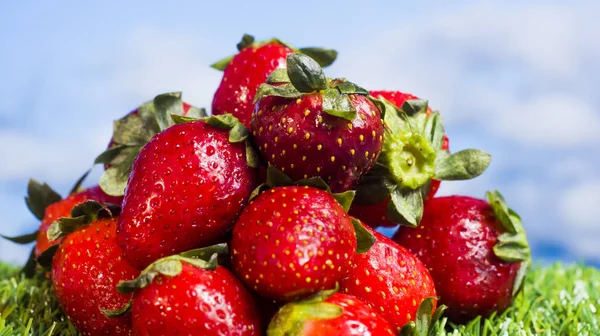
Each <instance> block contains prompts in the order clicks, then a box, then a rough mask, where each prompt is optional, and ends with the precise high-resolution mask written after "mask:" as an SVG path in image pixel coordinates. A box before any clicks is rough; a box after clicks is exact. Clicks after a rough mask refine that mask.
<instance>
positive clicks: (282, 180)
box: [266, 163, 294, 188]
mask: <svg viewBox="0 0 600 336" xmlns="http://www.w3.org/2000/svg"><path fill="white" fill-rule="evenodd" d="M266 185H267V186H268V187H270V188H273V187H279V186H291V185H294V181H292V179H291V178H290V177H289V176H287V175H286V174H285V173H284V172H282V171H281V170H279V169H277V168H276V167H275V166H273V165H272V164H270V163H269V165H268V166H267V182H266Z"/></svg>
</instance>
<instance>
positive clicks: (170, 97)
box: [154, 92, 183, 131]
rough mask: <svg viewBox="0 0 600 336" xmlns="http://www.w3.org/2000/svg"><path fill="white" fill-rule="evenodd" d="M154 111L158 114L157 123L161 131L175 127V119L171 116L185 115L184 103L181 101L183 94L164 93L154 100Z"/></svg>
mask: <svg viewBox="0 0 600 336" xmlns="http://www.w3.org/2000/svg"><path fill="white" fill-rule="evenodd" d="M154 110H155V112H156V121H157V123H158V127H159V128H160V130H161V131H164V130H166V129H167V128H169V127H170V126H173V119H171V118H170V115H172V114H176V115H182V114H183V102H182V101H181V92H172V93H163V94H160V95H158V96H156V97H155V98H154Z"/></svg>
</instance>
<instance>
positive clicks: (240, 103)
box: [211, 34, 337, 128]
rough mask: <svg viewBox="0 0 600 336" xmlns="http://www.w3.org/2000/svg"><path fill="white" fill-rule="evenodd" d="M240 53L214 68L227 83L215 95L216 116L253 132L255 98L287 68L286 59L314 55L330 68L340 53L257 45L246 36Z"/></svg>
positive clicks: (269, 43) (280, 44)
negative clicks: (274, 75)
mask: <svg viewBox="0 0 600 336" xmlns="http://www.w3.org/2000/svg"><path fill="white" fill-rule="evenodd" d="M237 48H238V51H239V53H238V54H236V55H234V56H230V57H227V58H225V59H223V60H221V61H218V62H216V63H215V64H213V65H211V66H212V67H213V68H215V69H217V70H222V71H223V79H222V80H221V84H219V88H218V89H217V91H216V92H215V95H214V98H213V102H212V114H213V115H221V114H226V113H230V114H232V115H233V116H234V117H236V118H238V119H239V120H240V121H241V122H242V123H243V124H244V125H245V126H246V127H248V128H250V116H251V115H252V111H253V110H254V103H253V100H254V96H255V95H256V91H257V90H258V87H259V86H260V85H261V84H263V83H264V82H265V80H266V79H267V77H268V76H269V74H270V73H271V72H272V71H273V70H275V69H278V68H282V67H285V64H286V57H287V56H288V55H289V54H291V53H293V52H294V51H299V52H303V53H305V54H308V55H311V56H312V57H315V58H316V59H318V60H319V61H320V64H321V65H322V66H327V65H329V64H331V63H333V61H334V60H335V58H336V57H337V52H336V51H335V50H331V49H320V48H302V49H300V50H296V49H294V48H293V47H291V46H289V45H287V44H285V43H283V42H282V41H280V40H277V39H271V40H268V41H262V42H254V37H253V36H251V35H247V34H246V35H244V37H243V38H242V41H241V42H240V43H238V45H237Z"/></svg>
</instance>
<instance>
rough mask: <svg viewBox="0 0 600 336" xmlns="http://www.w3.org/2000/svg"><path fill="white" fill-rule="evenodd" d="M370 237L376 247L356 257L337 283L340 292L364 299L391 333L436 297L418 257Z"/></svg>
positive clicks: (387, 239)
mask: <svg viewBox="0 0 600 336" xmlns="http://www.w3.org/2000/svg"><path fill="white" fill-rule="evenodd" d="M369 230H370V229H369ZM373 234H374V235H375V239H376V242H375V244H374V245H373V247H371V249H370V250H369V251H368V252H367V253H365V254H362V255H356V257H355V258H354V261H353V262H352V267H351V269H350V272H349V273H348V274H347V275H346V277H345V278H344V279H343V280H342V282H341V283H340V292H343V293H346V294H350V295H354V296H356V297H358V298H359V299H361V300H363V301H364V302H366V303H367V304H368V306H369V307H371V308H373V309H374V310H375V311H376V312H378V313H380V314H381V315H382V316H383V317H385V318H386V319H387V321H388V322H389V323H390V325H391V326H392V328H393V329H394V330H400V328H402V326H404V325H405V324H406V323H408V322H410V321H412V320H414V319H415V316H416V313H417V310H418V306H417V305H418V304H420V303H421V302H422V301H423V300H424V299H426V298H428V297H434V296H435V295H436V294H435V287H434V284H433V280H432V279H431V276H430V275H429V272H428V271H427V268H425V266H424V265H423V264H422V263H421V261H420V260H419V259H417V257H415V256H414V255H413V254H412V253H410V252H409V251H408V250H407V249H405V248H404V247H402V246H399V245H398V244H396V243H394V242H393V241H392V240H391V239H389V238H387V237H385V236H383V235H381V234H379V233H377V232H373ZM434 306H435V304H434ZM430 313H431V311H430Z"/></svg>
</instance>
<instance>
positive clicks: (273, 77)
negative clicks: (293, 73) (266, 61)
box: [266, 68, 290, 84]
mask: <svg viewBox="0 0 600 336" xmlns="http://www.w3.org/2000/svg"><path fill="white" fill-rule="evenodd" d="M289 82H290V77H288V74H287V69H285V68H279V69H275V70H273V72H271V74H270V75H269V77H267V81H266V83H267V84H278V83H289Z"/></svg>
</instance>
